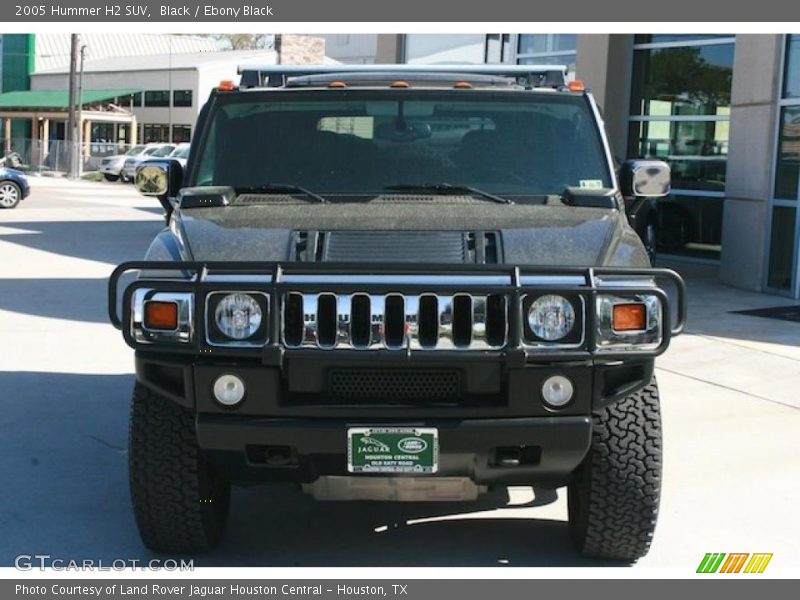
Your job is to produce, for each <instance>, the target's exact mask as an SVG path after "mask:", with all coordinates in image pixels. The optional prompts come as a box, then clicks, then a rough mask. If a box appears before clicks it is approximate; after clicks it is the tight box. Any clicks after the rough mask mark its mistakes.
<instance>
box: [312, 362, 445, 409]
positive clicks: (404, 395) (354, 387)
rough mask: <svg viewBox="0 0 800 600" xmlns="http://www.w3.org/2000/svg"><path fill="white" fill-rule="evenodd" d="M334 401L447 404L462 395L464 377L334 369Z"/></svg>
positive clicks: (428, 372) (439, 372)
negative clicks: (462, 378)
mask: <svg viewBox="0 0 800 600" xmlns="http://www.w3.org/2000/svg"><path fill="white" fill-rule="evenodd" d="M328 393H329V396H330V398H331V399H332V400H336V401H340V402H342V401H345V402H347V401H349V402H392V401H396V402H403V401H414V402H447V401H453V400H456V399H458V397H459V396H460V394H461V377H460V374H459V372H458V371H455V370H450V369H334V370H331V371H330V373H329V379H328Z"/></svg>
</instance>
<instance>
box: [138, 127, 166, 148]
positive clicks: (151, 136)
mask: <svg viewBox="0 0 800 600" xmlns="http://www.w3.org/2000/svg"><path fill="white" fill-rule="evenodd" d="M168 140H169V125H161V124H158V123H147V124H144V125H142V141H143V142H144V143H145V144H150V143H153V142H166V141H168Z"/></svg>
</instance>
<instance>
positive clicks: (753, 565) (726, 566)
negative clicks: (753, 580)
mask: <svg viewBox="0 0 800 600" xmlns="http://www.w3.org/2000/svg"><path fill="white" fill-rule="evenodd" d="M771 560H772V553H766V552H759V553H754V554H750V553H748V552H733V553H730V554H725V553H724V552H708V553H706V555H705V556H704V557H703V560H701V561H700V564H699V565H698V566H697V572H698V573H763V572H764V570H765V569H766V568H767V565H768V564H769V561H771Z"/></svg>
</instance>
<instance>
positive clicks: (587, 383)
mask: <svg viewBox="0 0 800 600" xmlns="http://www.w3.org/2000/svg"><path fill="white" fill-rule="evenodd" d="M297 360H298V359H295V361H297ZM462 360H463V359H462ZM295 361H292V360H288V361H287V364H285V365H284V368H283V369H278V368H276V367H269V366H265V365H263V364H261V365H259V364H252V363H250V364H246V363H241V362H230V361H228V362H226V363H219V362H217V361H215V360H213V359H209V358H205V359H187V358H185V357H180V356H175V357H170V358H165V357H163V356H158V355H155V354H152V353H151V354H146V353H144V352H142V351H138V352H137V353H136V373H137V379H138V380H139V381H140V382H141V383H142V384H144V385H146V386H148V387H150V388H152V389H154V390H155V391H157V392H158V393H159V394H161V395H163V396H165V397H167V398H169V399H171V400H172V401H174V402H177V403H179V404H182V405H184V406H185V407H186V408H187V409H189V410H191V411H192V412H193V413H195V414H196V423H197V436H198V445H199V448H200V449H201V450H202V451H203V452H204V454H205V455H206V457H207V458H208V460H209V461H210V462H211V463H213V464H214V465H215V466H216V467H217V468H218V469H219V470H220V471H221V472H223V473H224V474H225V476H226V477H228V478H229V479H230V480H231V481H233V482H236V483H241V484H247V483H258V482H269V481H293V482H297V483H311V482H313V481H314V480H315V479H317V478H318V477H320V476H324V475H347V462H346V460H347V456H346V451H347V446H346V444H347V429H348V428H349V427H362V426H416V427H436V428H437V429H438V430H439V447H440V457H439V471H438V472H437V475H438V476H442V477H468V478H470V479H472V480H473V481H474V482H475V483H476V484H478V485H495V484H496V485H515V484H517V485H531V484H536V485H540V486H544V487H547V486H552V487H558V486H560V485H563V484H564V483H565V482H566V481H567V479H568V478H569V476H570V474H571V473H572V472H573V471H574V469H575V468H576V467H577V466H578V465H579V464H580V462H581V461H582V460H583V457H584V456H585V454H586V452H587V449H588V447H589V443H590V438H591V416H590V415H591V413H592V410H593V409H596V408H598V407H601V406H604V405H607V404H609V403H611V402H613V401H615V400H616V399H618V398H621V397H624V396H626V395H628V394H630V393H632V392H633V391H636V390H637V389H640V388H641V387H643V386H645V385H647V383H648V382H649V381H650V379H651V377H652V373H653V361H652V360H643V361H638V362H636V361H634V362H629V363H623V364H619V363H608V364H593V363H579V364H578V363H560V364H528V365H524V366H521V367H518V368H516V367H512V366H510V365H508V364H506V363H504V362H502V361H500V360H492V359H488V358H486V357H484V358H483V360H482V361H478V362H469V361H468V362H466V363H464V364H463V367H459V368H463V369H465V370H467V371H469V372H470V373H472V375H473V376H474V381H473V380H472V379H469V380H465V381H464V383H465V395H467V396H468V395H470V394H469V393H470V392H475V391H477V390H478V388H480V389H481V390H482V389H483V386H484V385H485V382H486V381H490V382H493V385H496V389H495V390H494V393H492V394H489V396H488V400H487V401H485V402H481V401H478V402H471V403H464V402H461V403H458V402H454V403H452V404H450V405H447V404H444V403H438V404H437V403H429V404H426V403H412V402H409V403H387V404H379V403H377V402H371V403H370V402H365V403H359V404H355V403H349V404H347V403H341V402H338V403H337V402H333V401H331V399H330V398H327V397H325V396H324V393H323V394H321V395H320V396H316V395H315V396H313V397H311V398H310V399H309V396H307V395H306V394H303V393H299V392H298V391H297V386H298V385H301V386H303V385H306V386H307V385H309V382H310V381H313V380H316V379H318V377H317V375H319V374H320V373H324V372H325V371H326V370H328V369H330V368H335V365H334V363H325V364H317V365H314V364H311V363H308V362H302V361H301V362H298V363H297V364H296V365H295V366H291V363H292V362H295ZM387 364H388V363H387ZM449 364H450V366H451V367H453V368H456V367H458V363H457V362H455V361H453V362H450V363H449ZM420 366H421V367H422V368H424V365H420ZM225 373H235V374H236V375H237V376H239V377H241V378H242V380H243V381H244V382H245V385H246V388H247V390H248V392H247V395H246V398H245V400H244V402H243V403H242V404H241V405H239V406H237V407H236V408H233V409H232V408H229V407H224V406H222V405H220V404H219V403H217V402H216V401H215V400H214V399H213V394H212V387H213V382H214V381H215V380H216V378H217V377H219V376H220V375H222V374H225ZM553 374H563V375H566V376H568V377H569V378H570V380H571V381H573V382H574V384H575V396H574V398H573V400H572V402H571V403H569V404H568V405H567V406H565V407H563V408H562V409H560V410H557V411H556V410H553V409H551V408H548V407H547V406H546V405H545V404H544V403H543V402H542V398H541V396H540V392H539V390H540V388H541V383H542V382H543V381H544V379H546V378H547V377H549V376H550V375H553ZM476 386H477V387H476ZM501 451H502V452H512V453H513V452H517V453H519V455H520V457H521V460H520V461H519V464H518V465H514V466H511V465H501V464H499V462H498V458H497V457H498V452H501ZM273 458H277V461H275V460H272V459H273ZM276 462H277V464H276ZM363 476H364V475H359V477H363Z"/></svg>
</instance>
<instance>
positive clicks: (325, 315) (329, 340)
mask: <svg viewBox="0 0 800 600" xmlns="http://www.w3.org/2000/svg"><path fill="white" fill-rule="evenodd" d="M336 323H337V313H336V296H335V295H333V294H320V295H319V297H318V299H317V332H318V338H319V345H320V346H323V347H326V348H333V346H335V345H336Z"/></svg>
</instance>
